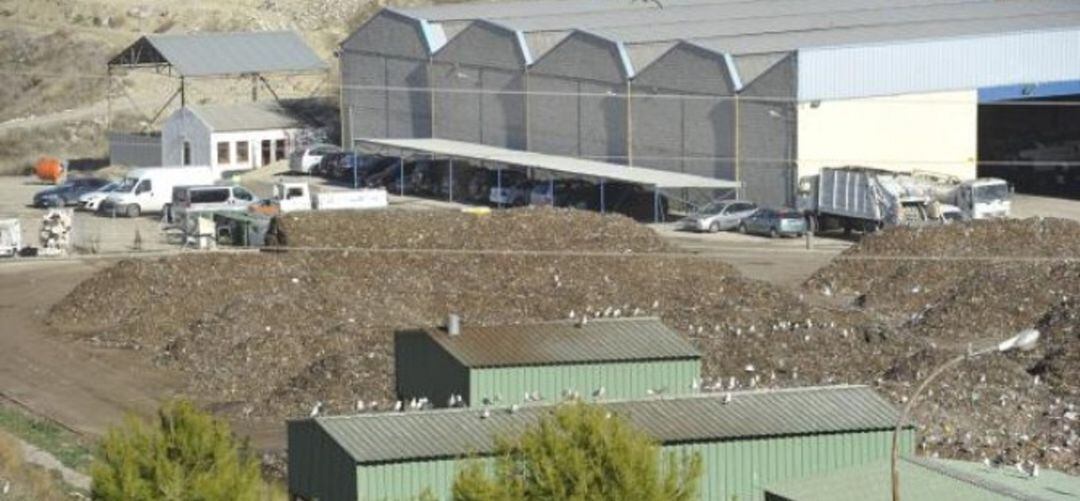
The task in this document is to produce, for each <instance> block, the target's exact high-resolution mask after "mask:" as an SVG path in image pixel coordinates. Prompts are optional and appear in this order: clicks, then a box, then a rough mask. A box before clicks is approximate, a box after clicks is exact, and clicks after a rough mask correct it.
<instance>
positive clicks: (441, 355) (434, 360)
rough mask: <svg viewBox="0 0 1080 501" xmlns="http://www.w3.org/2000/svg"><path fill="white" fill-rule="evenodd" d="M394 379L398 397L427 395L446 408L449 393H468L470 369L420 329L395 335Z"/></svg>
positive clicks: (407, 397) (465, 395) (432, 400)
mask: <svg viewBox="0 0 1080 501" xmlns="http://www.w3.org/2000/svg"><path fill="white" fill-rule="evenodd" d="M394 379H395V384H396V388H397V394H398V397H399V398H402V399H404V400H409V399H412V398H421V397H426V398H428V400H430V401H431V403H432V404H433V405H435V406H437V407H445V406H446V404H447V402H448V401H449V399H450V395H461V396H462V397H464V398H468V396H469V372H468V370H467V369H466V368H465V367H464V366H462V365H461V364H460V363H459V362H458V361H457V360H456V359H454V357H452V356H450V354H449V353H447V352H446V350H443V349H442V347H440V346H439V345H438V344H436V343H435V342H434V341H432V340H431V338H430V337H428V335H427V333H425V332H423V331H416V332H401V333H398V334H396V335H395V336H394Z"/></svg>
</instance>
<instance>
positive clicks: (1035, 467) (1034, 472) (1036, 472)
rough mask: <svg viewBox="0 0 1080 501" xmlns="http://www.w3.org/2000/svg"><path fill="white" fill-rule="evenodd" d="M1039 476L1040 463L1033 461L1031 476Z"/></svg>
mask: <svg viewBox="0 0 1080 501" xmlns="http://www.w3.org/2000/svg"><path fill="white" fill-rule="evenodd" d="M1038 476H1039V465H1038V464H1035V463H1032V464H1031V477H1032V478H1035V477H1038Z"/></svg>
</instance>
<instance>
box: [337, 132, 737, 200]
mask: <svg viewBox="0 0 1080 501" xmlns="http://www.w3.org/2000/svg"><path fill="white" fill-rule="evenodd" d="M356 141H357V142H359V143H364V144H369V145H373V146H381V147H387V148H393V149H399V150H408V151H416V152H423V153H430V154H433V155H436V156H444V157H450V158H461V159H469V160H478V161H484V162H495V163H502V164H506V165H514V166H519V167H530V168H534V169H542V170H547V171H552V172H558V173H561V174H570V175H575V176H583V177H590V178H596V179H605V180H610V181H621V182H625V183H632V184H640V185H646V186H654V187H656V188H707V189H732V188H738V187H739V185H740V183H738V182H736V181H728V180H725V179H714V178H709V177H704V176H695V175H692V174H683V173H681V172H670V171H665V170H659V169H649V168H646V167H630V166H626V165H620V164H613V163H608V162H598V161H595V160H586V159H581V158H574V157H566V156H560V155H549V154H546V153H536V152H532V151H519V150H510V149H506V148H499V147H496V146H487V145H483V144H475V143H467V142H462V141H452V140H449V139H426V138H425V139H357V140H356Z"/></svg>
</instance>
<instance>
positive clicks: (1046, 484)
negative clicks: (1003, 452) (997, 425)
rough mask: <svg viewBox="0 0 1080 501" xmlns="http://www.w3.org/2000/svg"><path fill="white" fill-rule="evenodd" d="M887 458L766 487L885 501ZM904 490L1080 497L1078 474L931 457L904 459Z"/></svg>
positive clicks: (829, 499)
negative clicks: (1034, 474)
mask: <svg viewBox="0 0 1080 501" xmlns="http://www.w3.org/2000/svg"><path fill="white" fill-rule="evenodd" d="M890 475H891V473H890V466H889V463H888V462H887V461H885V462H875V463H871V464H868V465H864V466H860V467H856V468H850V469H844V470H840V471H834V472H829V473H825V474H822V475H816V476H813V477H809V478H803V479H799V480H791V481H787V482H781V483H779V484H777V485H773V486H768V487H767V488H766V489H765V490H766V491H767V492H769V493H772V494H775V495H778V496H781V497H783V498H786V499H789V500H791V501H876V500H881V501H887V500H889V499H892V490H891V487H890V486H891V483H890ZM900 489H901V493H902V494H903V496H904V498H906V499H949V500H954V501H984V500H986V501H990V500H999V499H1000V500H1007V499H1008V500H1011V499H1030V500H1042V501H1057V500H1061V501H1065V500H1075V499H1078V498H1080V477H1075V476H1071V475H1066V474H1064V473H1060V472H1057V471H1052V470H1042V471H1040V472H1039V476H1038V477H1032V476H1030V475H1027V474H1025V473H1020V472H1019V471H1017V470H1016V468H1014V467H991V466H985V465H983V464H982V463H971V462H967V461H954V460H944V459H930V458H904V459H902V460H901V463H900Z"/></svg>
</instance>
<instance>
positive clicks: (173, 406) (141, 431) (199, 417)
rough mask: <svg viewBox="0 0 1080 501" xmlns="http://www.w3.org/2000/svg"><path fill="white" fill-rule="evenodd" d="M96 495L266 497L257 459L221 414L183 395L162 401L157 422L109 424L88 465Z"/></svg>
mask: <svg viewBox="0 0 1080 501" xmlns="http://www.w3.org/2000/svg"><path fill="white" fill-rule="evenodd" d="M91 476H92V479H93V486H92V495H93V498H94V499H100V500H106V501H111V500H124V501H143V500H147V501H149V500H163V501H172V500H206V501H213V500H237V501H246V500H251V501H255V500H258V499H264V498H265V497H266V496H267V495H268V493H269V491H268V488H267V486H265V485H264V484H263V481H262V477H261V474H260V471H259V461H258V459H257V458H255V457H253V456H252V455H251V454H250V452H249V451H248V449H247V445H246V443H243V442H241V441H239V440H237V439H236V437H234V436H233V434H232V432H231V431H230V430H229V426H228V424H227V423H225V422H224V421H222V420H219V419H216V418H214V417H212V416H210V415H208V414H204V413H202V412H200V411H199V410H197V409H196V408H195V406H194V405H192V404H191V403H190V402H186V401H177V402H173V403H169V404H166V405H165V406H163V407H162V408H161V409H160V410H159V411H158V416H157V426H149V425H147V424H144V423H143V422H142V421H140V420H138V419H136V418H133V417H129V418H128V419H127V421H126V423H125V425H124V426H123V427H119V428H113V429H111V430H109V432H108V434H107V435H106V436H105V438H104V439H103V441H102V443H101V449H100V452H99V455H98V458H97V459H96V461H95V463H94V465H93V466H92V468H91Z"/></svg>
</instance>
